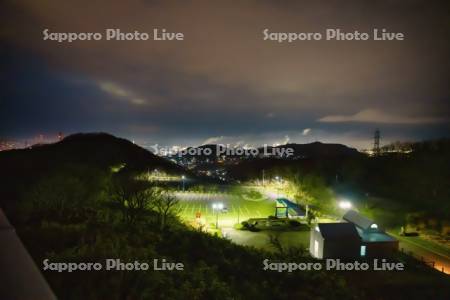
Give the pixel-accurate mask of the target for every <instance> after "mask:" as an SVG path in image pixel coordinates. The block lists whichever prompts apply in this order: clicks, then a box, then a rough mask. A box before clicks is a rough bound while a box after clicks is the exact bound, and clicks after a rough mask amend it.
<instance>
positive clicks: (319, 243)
mask: <svg viewBox="0 0 450 300" xmlns="http://www.w3.org/2000/svg"><path fill="white" fill-rule="evenodd" d="M360 246H361V237H360V236H359V234H358V231H357V230H356V228H355V226H354V225H353V224H351V223H319V224H317V225H316V227H314V228H313V229H312V230H311V235H310V242H309V251H310V253H311V255H312V256H314V257H316V258H354V257H359V253H360Z"/></svg>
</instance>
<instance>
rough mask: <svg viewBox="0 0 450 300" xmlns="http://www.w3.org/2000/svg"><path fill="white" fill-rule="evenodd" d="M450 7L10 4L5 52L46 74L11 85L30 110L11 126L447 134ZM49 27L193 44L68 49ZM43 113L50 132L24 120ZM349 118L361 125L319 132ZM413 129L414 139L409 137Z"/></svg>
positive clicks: (161, 134) (159, 136) (171, 133)
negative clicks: (175, 37)
mask: <svg viewBox="0 0 450 300" xmlns="http://www.w3.org/2000/svg"><path fill="white" fill-rule="evenodd" d="M443 3H445V2H444V1H442V2H441V1H436V2H432V3H429V2H426V1H408V2H405V1H392V0H386V1H376V2H374V3H364V4H363V3H362V2H361V1H346V2H345V4H343V3H342V1H329V2H326V3H325V2H323V1H284V2H283V4H281V3H279V2H277V1H256V0H255V1H245V2H242V3H239V4H238V3H235V2H231V1H179V2H176V1H137V0H132V1H127V2H122V1H106V0H105V1H72V2H68V1H65V2H61V1H31V0H30V1H10V2H7V3H6V5H5V9H4V10H3V15H2V22H3V23H4V24H3V25H4V26H2V28H4V29H3V30H2V31H1V40H2V43H3V44H5V45H8V47H9V48H10V49H24V50H23V51H24V52H22V55H20V54H15V55H13V57H12V59H13V60H22V59H24V57H30V56H32V57H33V59H32V60H37V61H40V64H39V66H37V67H35V68H33V70H34V73H33V74H34V75H33V74H29V72H28V71H26V72H28V73H26V74H25V75H23V76H21V75H18V78H17V79H14V80H11V79H9V80H8V84H9V85H10V88H9V92H8V93H7V94H6V95H7V96H8V97H7V99H6V100H4V101H6V103H7V108H8V109H11V110H13V111H17V110H19V108H18V106H17V105H15V104H14V103H16V102H17V101H19V102H20V101H22V104H21V107H28V108H27V109H26V111H28V113H23V114H21V115H17V117H16V115H15V114H9V113H8V115H11V117H9V118H8V119H7V120H8V122H7V123H6V126H3V128H4V131H5V132H7V131H11V132H16V131H17V132H19V131H18V128H21V131H20V132H26V131H27V130H28V131H30V134H31V133H32V132H31V131H32V130H33V129H34V128H39V130H48V129H50V128H51V127H58V128H59V127H63V128H64V130H67V131H78V130H87V129H91V130H96V129H97V130H106V131H112V132H114V133H117V134H124V135H129V136H135V137H140V138H142V139H144V138H146V139H154V140H159V141H173V140H179V141H181V140H184V141H191V142H200V141H203V140H205V139H207V138H210V137H216V136H227V137H232V138H235V139H236V140H238V139H240V138H242V137H243V136H245V137H246V138H247V139H248V140H255V141H256V140H258V139H261V141H262V140H264V139H267V140H276V139H283V138H284V137H285V136H286V135H289V134H290V135H292V134H294V136H296V133H298V134H299V137H298V138H299V139H302V134H301V133H302V131H303V130H304V129H305V128H313V130H312V132H316V133H317V134H318V135H317V136H315V138H317V139H321V138H328V137H330V136H335V137H337V138H338V137H339V136H341V137H354V140H355V141H356V140H357V138H356V136H359V135H365V134H366V133H367V132H370V130H371V129H373V127H375V126H377V124H376V123H380V122H381V123H384V124H385V125H386V126H387V127H386V131H387V132H388V133H390V134H391V135H392V137H393V138H394V137H399V138H426V137H430V136H435V135H439V134H442V132H443V129H445V128H447V129H448V127H449V126H448V121H447V120H448V118H447V117H448V115H449V106H448V100H449V92H448V79H449V72H450V71H449V70H450V62H449V59H448V53H450V51H449V50H450V33H449V30H450V29H449V27H448V22H447V21H448V19H449V18H448V17H449V10H448V5H447V4H443ZM45 28H48V29H49V30H50V31H52V32H104V30H105V28H120V29H121V30H122V31H124V32H126V31H134V30H138V31H141V32H151V31H152V30H153V28H166V29H167V30H169V31H178V32H183V33H184V34H185V41H183V42H173V41H170V42H155V41H131V42H123V41H122V42H116V41H89V42H87V41H85V42H80V41H78V42H73V43H71V44H67V43H66V44H64V43H57V42H50V41H43V40H42V30H44V29H45ZM265 28H269V29H270V30H271V31H273V32H286V31H287V32H290V31H293V32H308V31H313V32H323V31H324V30H325V29H326V28H340V29H341V30H343V31H354V30H358V31H368V32H371V31H372V30H373V28H386V29H388V30H389V31H393V32H402V33H404V34H405V36H406V39H405V40H404V41H389V42H388V41H381V42H380V41H345V42H344V41H304V42H296V43H292V44H287V43H283V44H280V43H277V42H274V41H263V40H262V37H263V34H262V30H263V29H265ZM3 63H4V62H3ZM8 71H9V72H14V68H9V69H8ZM62 74H63V75H62ZM43 75H44V76H43ZM33 76H34V77H33ZM25 77H26V78H29V79H30V80H32V79H33V78H35V79H36V82H35V84H34V85H32V86H31V87H30V86H28V87H27V88H28V89H29V90H30V93H31V92H33V93H35V94H36V95H37V96H36V97H34V98H33V97H31V95H28V96H26V97H25V96H24V95H18V92H17V91H18V90H23V88H24V84H25V83H24V82H23V80H22V79H23V78H25ZM49 88H50V89H55V91H53V92H48V89H49ZM16 90H17V91H16ZM45 91H47V92H45ZM44 95H45V97H44ZM15 98H20V99H22V100H16V99H15ZM36 103H39V107H40V108H41V109H42V110H46V111H49V112H52V113H53V114H52V113H50V117H49V118H47V119H46V122H44V123H47V126H42V125H41V124H42V123H41V124H40V123H39V122H37V120H35V118H33V117H31V118H28V117H27V116H28V115H29V114H31V111H32V110H34V109H37V108H33V109H31V108H32V107H36ZM61 103H70V104H68V105H69V106H66V105H65V104H64V105H63V104H61ZM64 107H71V109H72V110H73V111H74V112H75V113H73V114H72V115H71V117H70V118H67V119H63V120H61V119H58V118H57V117H54V115H59V114H61V111H63V108H64ZM37 110H38V111H39V109H37ZM364 112H365V113H364ZM368 112H369V113H368ZM374 112H375V113H374ZM361 115H362V116H361ZM20 116H23V117H22V118H21V117H20ZM352 116H353V119H352ZM346 118H347V119H346ZM349 118H350V119H352V120H353V121H354V120H355V118H356V119H358V122H364V123H365V125H364V126H359V125H358V126H354V124H353V125H351V124H350V125H346V124H342V126H337V124H336V123H335V122H334V123H333V124H330V123H328V122H320V121H318V120H322V121H323V120H328V121H329V120H335V121H336V120H337V119H339V120H340V121H343V120H344V121H345V120H350V119H349ZM23 119H27V120H28V121H24V120H23ZM430 120H433V122H430ZM375 121H378V122H375ZM425 121H427V122H425ZM437 121H439V122H440V123H439V122H437ZM438 123H439V124H438ZM404 124H407V125H410V126H413V127H414V128H415V130H410V129H408V130H406V129H405V127H404ZM315 129H317V130H315ZM319 133H320V134H321V135H319ZM269 136H270V137H269ZM276 136H278V137H276ZM369 137H370V133H369V134H368V139H369ZM349 140H350V138H349ZM355 143H356V142H355Z"/></svg>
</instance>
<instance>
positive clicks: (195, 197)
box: [176, 192, 275, 226]
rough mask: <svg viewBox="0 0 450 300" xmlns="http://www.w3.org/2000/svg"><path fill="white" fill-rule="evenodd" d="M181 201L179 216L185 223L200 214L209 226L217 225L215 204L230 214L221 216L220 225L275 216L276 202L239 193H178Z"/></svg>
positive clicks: (221, 214)
mask: <svg viewBox="0 0 450 300" xmlns="http://www.w3.org/2000/svg"><path fill="white" fill-rule="evenodd" d="M176 196H177V197H178V198H179V199H180V203H179V204H178V205H179V208H180V213H179V216H180V217H181V218H182V219H183V220H185V221H188V222H189V221H193V220H194V219H195V216H196V213H197V212H200V213H201V215H202V217H204V218H205V221H206V223H207V224H210V223H215V220H216V215H215V212H214V211H213V208H212V204H213V203H223V205H224V207H226V208H227V209H228V212H225V213H220V214H219V223H220V224H222V225H229V226H231V225H233V224H235V223H237V222H238V219H239V222H242V221H244V220H247V219H249V218H266V217H268V216H269V215H274V211H275V201H274V200H269V199H267V198H265V197H262V196H261V197H259V198H249V197H245V196H244V197H243V196H240V195H239V194H238V193H193V192H190V193H189V192H187V193H177V194H176Z"/></svg>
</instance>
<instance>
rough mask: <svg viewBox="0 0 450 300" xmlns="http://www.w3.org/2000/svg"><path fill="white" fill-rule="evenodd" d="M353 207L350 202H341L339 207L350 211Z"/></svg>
mask: <svg viewBox="0 0 450 300" xmlns="http://www.w3.org/2000/svg"><path fill="white" fill-rule="evenodd" d="M352 206H353V205H352V203H351V202H350V201H346V200H344V201H340V202H339V207H340V208H342V209H350V208H352Z"/></svg>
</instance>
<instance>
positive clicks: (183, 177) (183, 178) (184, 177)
mask: <svg viewBox="0 0 450 300" xmlns="http://www.w3.org/2000/svg"><path fill="white" fill-rule="evenodd" d="M185 179H186V176H184V175H183V176H181V181H182V182H183V192H184V180H185Z"/></svg>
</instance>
